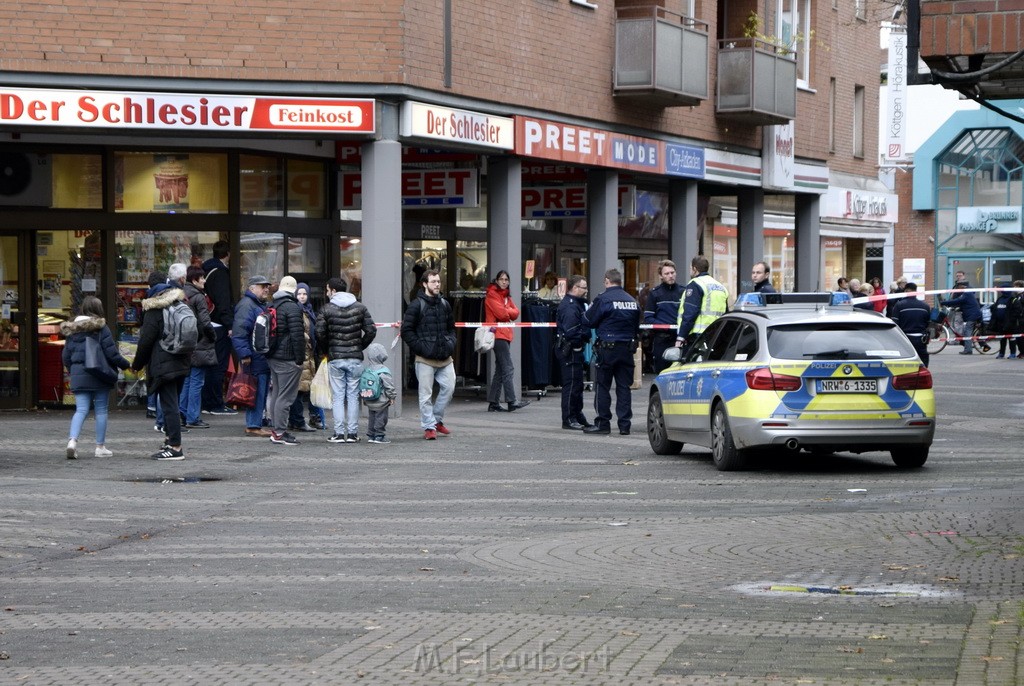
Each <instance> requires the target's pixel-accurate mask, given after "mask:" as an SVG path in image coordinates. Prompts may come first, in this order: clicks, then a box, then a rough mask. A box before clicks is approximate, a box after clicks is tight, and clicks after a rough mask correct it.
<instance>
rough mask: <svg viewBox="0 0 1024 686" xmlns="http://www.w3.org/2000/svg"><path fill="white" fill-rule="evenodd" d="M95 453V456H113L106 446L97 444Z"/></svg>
mask: <svg viewBox="0 0 1024 686" xmlns="http://www.w3.org/2000/svg"><path fill="white" fill-rule="evenodd" d="M95 455H96V457H113V456H114V453H112V452H110V451H109V450H107V448H106V446H102V445H98V446H96V453H95Z"/></svg>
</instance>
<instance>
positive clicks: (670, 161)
mask: <svg viewBox="0 0 1024 686" xmlns="http://www.w3.org/2000/svg"><path fill="white" fill-rule="evenodd" d="M665 173H666V174H668V175H669V176H686V177H688V178H691V179H703V178H704V148H696V147H693V146H692V145H678V144H676V143H666V144H665Z"/></svg>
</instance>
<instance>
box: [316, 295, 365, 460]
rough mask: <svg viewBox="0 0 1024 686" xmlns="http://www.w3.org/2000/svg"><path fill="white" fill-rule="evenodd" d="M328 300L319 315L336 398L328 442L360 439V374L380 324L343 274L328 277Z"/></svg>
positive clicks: (319, 331)
mask: <svg viewBox="0 0 1024 686" xmlns="http://www.w3.org/2000/svg"><path fill="white" fill-rule="evenodd" d="M324 290H325V291H326V292H327V298H328V300H327V303H325V304H324V306H323V307H321V308H320V311H319V312H318V313H317V315H316V344H317V347H318V348H320V351H321V352H322V353H324V354H325V355H327V359H328V363H327V365H328V366H327V371H328V372H329V373H328V375H327V376H328V378H330V380H331V393H333V395H334V402H333V404H332V405H331V411H332V413H333V414H334V435H333V436H331V437H330V438H328V439H327V441H328V443H358V442H359V375H360V374H362V373H363V351H364V350H366V346H368V345H370V343H372V342H373V339H374V337H375V336H376V335H377V327H376V326H375V325H374V323H373V317H371V316H370V312H369V311H368V310H367V309H366V306H365V305H363V304H362V303H361V302H359V301H358V300H357V299H356V297H355V296H354V295H352V294H351V293H349V292H348V283H347V282H346V281H345V279H342V278H340V277H337V276H336V277H333V278H331V279H328V280H327V285H326V287H325V288H324Z"/></svg>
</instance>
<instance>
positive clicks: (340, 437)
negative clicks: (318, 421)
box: [327, 434, 345, 443]
mask: <svg viewBox="0 0 1024 686" xmlns="http://www.w3.org/2000/svg"><path fill="white" fill-rule="evenodd" d="M327 442H328V443H344V442H345V434H334V435H333V436H331V437H330V438H328V439H327Z"/></svg>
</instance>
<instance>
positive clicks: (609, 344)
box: [595, 340, 633, 348]
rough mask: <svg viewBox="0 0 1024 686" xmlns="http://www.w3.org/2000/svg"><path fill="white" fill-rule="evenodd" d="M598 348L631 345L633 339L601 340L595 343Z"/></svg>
mask: <svg viewBox="0 0 1024 686" xmlns="http://www.w3.org/2000/svg"><path fill="white" fill-rule="evenodd" d="M595 345H596V346H597V347H598V348H627V347H631V346H632V345H633V341H601V340H599V341H598V342H597V343H596V344H595Z"/></svg>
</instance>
